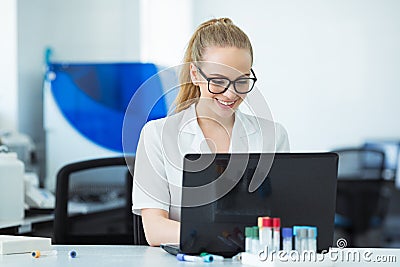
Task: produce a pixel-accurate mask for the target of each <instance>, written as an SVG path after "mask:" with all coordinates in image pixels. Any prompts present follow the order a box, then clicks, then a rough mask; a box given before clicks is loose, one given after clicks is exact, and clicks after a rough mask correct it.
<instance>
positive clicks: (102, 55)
mask: <svg viewBox="0 0 400 267" xmlns="http://www.w3.org/2000/svg"><path fill="white" fill-rule="evenodd" d="M139 28H140V17H139V0H84V1H81V0H68V1H67V0H35V1H31V0H18V72H19V74H18V81H19V88H18V109H19V124H18V128H19V130H20V131H21V132H24V133H27V134H29V135H30V136H31V137H32V138H33V140H34V141H35V142H36V143H37V144H38V146H37V149H38V153H39V160H40V162H42V163H43V162H44V131H43V93H42V87H43V74H44V51H45V48H46V47H51V48H52V49H53V52H54V53H53V56H52V57H51V60H52V61H67V62H121V61H138V60H139V58H140V42H139ZM41 167H42V169H44V166H43V165H42V166H41Z"/></svg>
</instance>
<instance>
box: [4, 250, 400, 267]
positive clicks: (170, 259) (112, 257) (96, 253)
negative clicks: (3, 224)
mask: <svg viewBox="0 0 400 267" xmlns="http://www.w3.org/2000/svg"><path fill="white" fill-rule="evenodd" d="M54 248H55V249H56V250H57V251H58V254H57V256H42V257H40V258H38V259H35V258H32V256H31V255H30V254H15V255H0V266H1V267H9V266H10V267H14V266H15V267H17V266H18V267H21V266H24V267H29V266H41V267H42V266H43V267H46V266H49V267H50V266H51V267H57V266H60V267H61V266H62V267H68V266H85V267H87V266H95V267H125V266H127V267H133V266H143V267H146V266H149V267H150V266H151V267H153V266H158V267H164V266H186V267H188V266H190V267H195V266H203V267H204V266H245V265H242V264H241V263H240V262H232V261H231V260H225V261H224V262H213V263H203V262H200V263H194V262H179V261H177V260H176V259H175V257H174V256H172V255H170V254H168V253H166V252H165V251H163V250H162V249H160V248H154V247H146V246H54ZM72 249H73V250H75V251H76V252H77V253H78V256H77V257H76V258H74V259H70V258H69V257H68V252H69V251H70V250H72ZM345 250H347V249H345ZM370 251H371V252H372V253H373V256H378V255H393V256H396V257H397V262H395V263H376V262H369V263H365V262H357V263H353V262H336V263H334V264H333V265H332V266H354V267H361V266H398V265H399V262H400V249H370ZM276 266H288V264H277V265H276ZM292 266H296V265H292ZM299 266H300V265H299ZM301 266H302V267H304V266H308V265H307V264H306V265H304V264H302V265H301ZM309 266H319V265H318V264H317V263H316V264H311V265H309Z"/></svg>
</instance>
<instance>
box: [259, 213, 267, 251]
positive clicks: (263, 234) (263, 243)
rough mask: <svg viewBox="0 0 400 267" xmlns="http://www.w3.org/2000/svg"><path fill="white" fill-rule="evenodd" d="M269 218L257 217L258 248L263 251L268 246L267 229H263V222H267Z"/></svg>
mask: <svg viewBox="0 0 400 267" xmlns="http://www.w3.org/2000/svg"><path fill="white" fill-rule="evenodd" d="M268 219H269V217H258V229H259V238H260V248H261V249H265V246H267V245H268V229H267V228H265V225H264V220H268Z"/></svg>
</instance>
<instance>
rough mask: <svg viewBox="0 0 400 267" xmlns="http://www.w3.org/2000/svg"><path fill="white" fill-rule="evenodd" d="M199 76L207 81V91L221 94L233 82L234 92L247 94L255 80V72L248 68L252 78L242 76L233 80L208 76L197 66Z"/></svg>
mask: <svg viewBox="0 0 400 267" xmlns="http://www.w3.org/2000/svg"><path fill="white" fill-rule="evenodd" d="M196 67H197V69H198V70H199V72H200V74H201V76H203V77H204V79H206V80H207V82H208V91H209V92H210V93H212V94H223V93H225V92H226V90H228V88H229V86H231V84H233V88H234V89H235V92H236V93H238V94H247V93H249V92H250V91H251V90H252V89H253V87H254V84H255V83H256V81H257V78H256V74H255V73H254V71H253V69H250V71H251V73H252V74H253V76H254V78H251V77H243V78H237V79H236V80H234V81H231V80H229V79H228V78H214V77H213V78H209V77H207V75H206V74H205V73H204V72H203V71H202V70H201V69H200V68H199V67H198V66H196Z"/></svg>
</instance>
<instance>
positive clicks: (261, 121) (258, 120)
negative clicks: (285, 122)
mask: <svg viewBox="0 0 400 267" xmlns="http://www.w3.org/2000/svg"><path fill="white" fill-rule="evenodd" d="M238 114H239V116H240V119H241V120H243V123H245V124H246V123H247V124H251V126H253V127H256V128H260V127H261V128H270V127H275V128H280V129H281V128H283V129H284V127H283V126H282V124H280V123H279V122H275V121H273V120H270V119H266V118H263V117H259V116H256V115H250V114H247V113H244V112H241V111H238Z"/></svg>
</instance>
